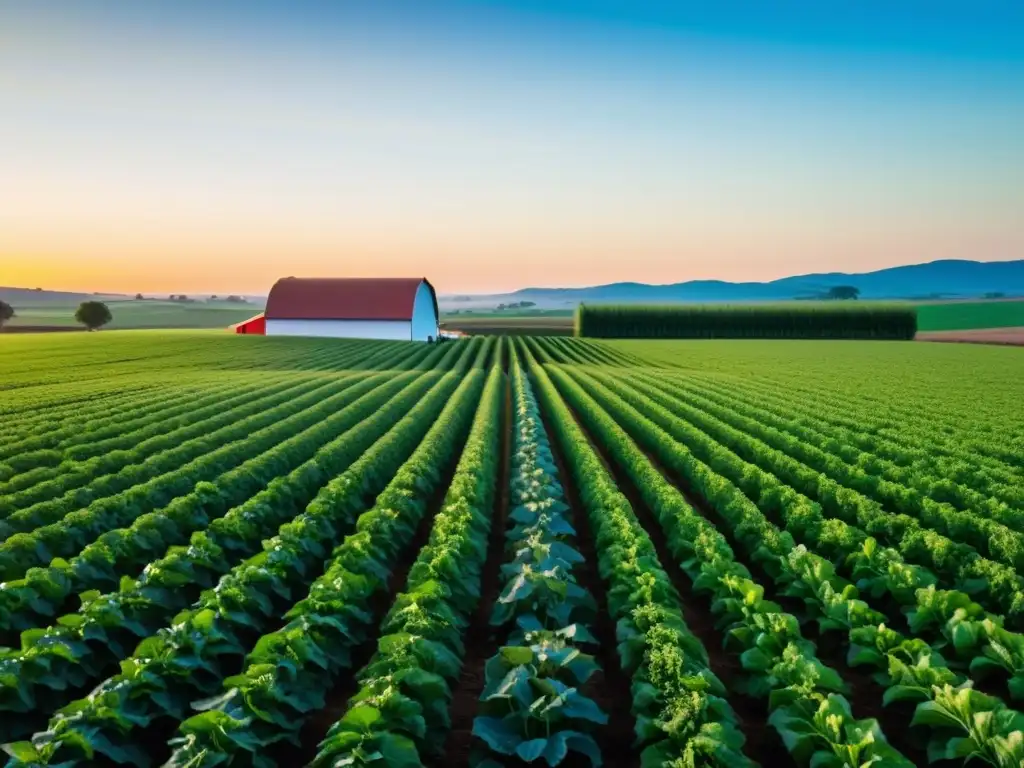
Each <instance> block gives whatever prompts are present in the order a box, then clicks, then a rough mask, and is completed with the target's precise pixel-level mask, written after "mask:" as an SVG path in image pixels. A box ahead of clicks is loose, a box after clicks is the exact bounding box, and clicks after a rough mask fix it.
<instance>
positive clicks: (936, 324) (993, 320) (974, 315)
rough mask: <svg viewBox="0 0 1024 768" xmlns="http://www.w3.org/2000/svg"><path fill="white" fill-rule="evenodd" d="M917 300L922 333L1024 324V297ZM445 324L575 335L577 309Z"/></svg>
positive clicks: (478, 330) (482, 330) (469, 329)
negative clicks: (976, 299) (941, 300)
mask: <svg viewBox="0 0 1024 768" xmlns="http://www.w3.org/2000/svg"><path fill="white" fill-rule="evenodd" d="M913 303H914V304H915V305H916V306H917V311H918V314H917V327H918V331H920V332H922V333H928V332H932V331H950V330H969V329H970V330H973V329H979V328H1008V327H1024V299H1007V300H1003V299H996V300H985V301H945V302H920V303H918V302H913ZM801 304H803V302H801ZM441 324H442V325H443V326H445V327H446V328H449V329H451V330H460V331H464V332H466V333H469V334H471V335H473V334H492V333H499V334H500V333H507V334H527V335H530V334H533V335H552V336H571V335H572V333H573V313H572V312H570V311H568V310H557V311H551V312H550V313H545V314H544V315H538V314H528V313H520V314H515V313H505V312H494V313H473V314H466V315H446V316H442V318H441Z"/></svg>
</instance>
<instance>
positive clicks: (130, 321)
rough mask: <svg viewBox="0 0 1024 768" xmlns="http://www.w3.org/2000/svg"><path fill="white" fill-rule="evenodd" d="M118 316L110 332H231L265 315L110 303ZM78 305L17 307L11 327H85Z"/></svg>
mask: <svg viewBox="0 0 1024 768" xmlns="http://www.w3.org/2000/svg"><path fill="white" fill-rule="evenodd" d="M105 303H106V305H107V306H108V307H109V308H110V312H111V314H112V315H113V316H114V319H113V321H112V322H111V323H110V325H108V326H105V327H106V328H110V329H119V328H120V329H129V328H227V327H228V326H229V325H231V324H233V323H237V322H240V321H242V320H245V319H247V318H250V317H252V316H253V315H255V314H257V313H258V312H260V311H262V307H258V306H256V305H244V306H239V305H238V304H231V303H228V302H226V301H221V302H208V301H197V302H195V303H183V302H177V301H159V300H155V299H146V300H144V301H134V300H132V299H125V300H121V301H112V300H107V301H106V302H105ZM76 309H78V304H77V303H64V302H58V301H40V302H38V303H31V302H19V303H16V304H15V305H14V310H15V313H16V314H15V317H14V319H12V320H11V321H9V323H7V325H11V326H13V327H17V326H30V325H31V326H54V327H68V328H74V327H81V326H80V325H79V324H78V323H77V322H75V310H76Z"/></svg>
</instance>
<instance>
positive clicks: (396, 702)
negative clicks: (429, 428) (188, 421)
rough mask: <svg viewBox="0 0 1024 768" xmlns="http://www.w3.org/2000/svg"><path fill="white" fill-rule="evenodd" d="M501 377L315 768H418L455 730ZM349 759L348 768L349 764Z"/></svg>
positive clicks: (495, 375) (494, 373) (495, 373)
mask: <svg viewBox="0 0 1024 768" xmlns="http://www.w3.org/2000/svg"><path fill="white" fill-rule="evenodd" d="M504 388H505V377H504V376H503V375H502V373H501V371H500V369H499V368H498V367H494V368H492V370H491V372H490V374H489V376H488V379H487V383H486V385H485V387H484V390H483V394H482V396H481V400H480V407H479V409H478V411H477V414H476V417H475V420H474V422H473V426H472V428H471V429H470V433H469V437H468V439H467V441H466V447H465V449H464V450H463V452H462V458H461V459H460V460H459V464H458V467H457V468H456V470H455V475H454V477H453V479H452V482H451V484H450V486H449V488H448V492H447V494H446V495H445V498H444V501H443V503H442V505H441V509H440V511H439V512H438V513H437V515H436V516H435V518H434V522H433V526H432V528H431V532H430V538H429V540H428V541H427V544H426V545H425V546H424V547H423V549H422V550H420V552H419V554H418V556H417V557H416V561H415V562H414V563H413V565H412V567H411V568H410V570H409V574H408V579H407V581H406V584H405V590H404V591H403V592H401V593H399V594H398V595H397V596H396V597H395V600H394V602H393V603H392V605H391V608H390V610H389V611H388V613H387V615H386V616H385V617H384V619H383V621H382V622H381V625H380V631H379V637H378V639H377V641H376V652H375V653H374V654H373V656H372V657H371V658H370V660H369V661H368V662H367V664H366V665H365V666H363V667H362V669H360V670H359V671H358V672H357V673H356V676H355V681H356V686H357V690H356V692H355V694H354V695H353V696H352V697H351V699H350V700H349V702H348V705H347V707H346V708H345V711H344V713H343V715H342V716H341V717H340V718H339V719H338V721H337V722H336V723H335V724H333V725H332V726H331V728H330V730H329V731H328V732H327V735H326V738H325V739H324V740H323V741H322V742H321V744H320V749H319V752H318V753H317V755H316V757H315V759H314V761H313V764H314V765H315V766H322V767H324V768H326V767H327V766H336V765H346V764H351V765H362V766H380V768H418V766H420V765H422V760H423V758H424V757H425V756H428V755H435V756H436V755H438V754H439V752H440V748H441V745H442V744H443V742H444V737H445V734H446V733H447V730H448V728H449V727H450V717H449V706H450V704H451V700H452V686H453V685H454V683H455V681H456V680H458V677H459V674H460V672H461V669H462V660H463V658H464V655H465V646H464V644H463V639H462V634H463V631H464V630H465V628H466V626H467V625H468V623H469V620H470V616H471V615H472V613H473V610H474V609H475V607H476V605H477V603H478V602H479V599H480V583H481V572H482V569H483V566H484V561H485V558H486V553H487V540H488V534H489V532H490V526H491V519H492V518H491V512H492V508H493V505H494V497H495V494H494V490H495V484H496V481H497V475H498V454H499V449H498V446H499V438H500V427H501V418H500V408H501V402H502V399H503V398H502V392H503V390H504ZM345 761H348V762H347V763H346V762H345Z"/></svg>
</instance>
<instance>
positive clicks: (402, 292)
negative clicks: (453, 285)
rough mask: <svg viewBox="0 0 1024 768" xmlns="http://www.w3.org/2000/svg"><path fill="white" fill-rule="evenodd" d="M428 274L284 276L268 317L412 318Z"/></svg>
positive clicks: (433, 297)
mask: <svg viewBox="0 0 1024 768" xmlns="http://www.w3.org/2000/svg"><path fill="white" fill-rule="evenodd" d="M423 283H426V286H427V288H428V289H429V290H430V298H431V301H432V302H433V304H434V316H435V317H436V316H437V314H438V313H437V294H436V293H435V292H434V286H432V285H431V284H430V281H428V280H427V279H426V278H424V277H282V278H281V279H280V280H278V281H277V282H276V283H274V287H273V288H271V289H270V295H269V296H268V297H267V309H266V312H265V314H266V317H267V319H268V320H412V315H413V308H414V306H415V304H416V292H417V291H418V290H419V287H420V285H421V284H423Z"/></svg>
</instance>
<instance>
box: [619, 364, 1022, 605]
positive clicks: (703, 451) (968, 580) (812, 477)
mask: <svg viewBox="0 0 1024 768" xmlns="http://www.w3.org/2000/svg"><path fill="white" fill-rule="evenodd" d="M603 381H604V383H606V384H608V385H609V386H612V387H613V388H614V389H615V391H616V392H617V393H618V394H619V395H626V396H628V397H629V398H630V399H631V400H632V402H633V404H634V405H636V406H638V407H640V409H641V410H645V409H646V410H647V411H648V412H649V411H650V409H651V408H652V407H654V406H656V405H657V406H660V407H667V408H668V409H669V411H672V412H673V413H676V414H678V413H685V414H686V415H687V416H688V417H693V418H694V419H695V420H696V419H697V414H696V413H695V412H694V410H693V409H689V408H686V407H685V406H684V405H682V404H680V403H679V401H678V400H673V399H672V398H668V397H667V396H664V395H659V394H658V393H657V391H656V390H655V391H653V392H652V390H651V389H650V388H648V387H646V386H645V385H643V384H640V383H637V382H634V384H635V386H633V385H627V384H625V383H623V382H621V381H614V382H613V381H612V380H610V379H607V378H604V379H603ZM670 415H671V414H670ZM670 423H671V424H672V427H673V428H674V429H675V430H677V433H678V435H679V436H680V437H681V438H683V439H684V442H685V444H686V445H687V446H689V447H690V449H691V450H693V451H695V452H697V453H698V455H700V456H702V458H704V460H705V461H709V463H711V464H712V466H714V467H715V468H716V469H718V468H719V467H721V469H720V471H721V472H722V473H723V474H726V475H727V476H729V477H731V478H732V479H734V480H735V481H736V482H744V476H746V477H747V478H750V477H758V476H764V477H768V478H771V482H772V483H773V484H775V485H778V486H779V487H780V488H783V489H786V488H789V489H790V490H791V491H792V490H793V489H795V490H796V491H798V492H800V493H803V494H805V495H809V496H810V497H811V498H813V499H815V500H816V501H817V502H819V503H820V504H821V505H822V508H823V509H824V510H825V511H826V512H829V513H831V514H834V515H835V516H836V518H838V520H841V521H843V522H846V523H847V524H849V525H851V526H861V527H863V529H864V530H865V531H866V533H867V534H868V535H871V536H874V537H876V538H878V539H879V540H880V541H882V542H883V543H885V544H887V545H889V546H893V547H895V548H896V549H897V550H899V551H900V553H901V554H902V556H903V557H905V558H906V559H907V560H908V561H910V562H912V563H915V564H918V565H921V566H924V567H926V568H928V569H930V570H932V571H933V572H935V573H936V574H938V575H940V576H942V577H945V578H947V579H949V580H951V581H952V583H953V584H954V585H956V586H957V587H958V588H960V589H965V590H966V591H968V592H970V593H971V594H975V595H977V596H978V598H979V599H980V600H983V601H984V602H989V603H990V604H991V605H992V606H993V607H994V608H995V610H997V611H998V612H1004V613H1006V615H1007V618H1008V620H1009V621H1011V622H1018V621H1020V619H1019V618H1018V615H1019V614H1020V613H1021V612H1022V611H1024V581H1022V579H1021V578H1020V576H1018V575H1017V573H1016V572H1015V570H1014V569H1013V568H1012V567H1009V566H1007V565H1005V564H1001V563H997V562H993V561H992V560H988V559H986V558H984V557H981V556H980V555H979V554H978V553H977V552H976V551H975V550H974V549H973V548H972V547H970V546H969V545H967V544H962V543H958V542H955V541H953V540H951V539H950V538H947V537H945V536H943V535H942V534H941V533H938V532H936V531H933V530H930V529H929V528H927V527H925V526H924V525H922V524H921V522H920V521H918V519H917V518H915V517H911V516H909V515H906V514H897V513H891V512H887V511H885V510H883V508H882V506H881V505H880V504H879V503H878V502H876V501H874V500H872V499H868V498H866V497H865V496H863V495H862V494H859V493H858V492H856V491H854V490H852V489H849V488H846V487H844V486H842V485H840V484H839V483H837V482H835V481H834V480H830V479H829V478H828V477H826V476H823V475H822V474H820V473H819V471H818V470H817V469H816V468H812V467H808V466H807V465H805V464H802V463H801V462H799V461H797V460H795V459H793V458H791V457H790V456H788V455H786V454H784V453H782V452H781V451H778V450H775V449H772V448H770V447H769V446H766V445H765V444H764V443H762V442H761V441H759V440H757V438H755V437H752V436H750V435H747V434H745V433H742V432H739V431H738V430H735V429H733V428H731V427H729V426H728V425H725V424H722V423H721V422H716V421H715V420H713V419H712V418H710V417H705V416H700V426H699V427H698V426H696V425H695V424H692V423H690V422H688V421H684V420H683V419H681V418H679V417H678V415H675V416H674V417H673V420H672V421H671V422H670ZM716 437H717V438H718V441H716ZM719 441H720V442H719ZM723 446H728V448H726V447H723ZM730 449H731V450H730ZM737 457H739V458H737ZM744 459H746V460H744ZM748 461H749V462H750V464H748ZM716 462H717V463H716ZM750 465H754V466H756V467H758V468H759V470H763V471H759V472H758V473H753V474H752V473H750V472H749V471H748V470H746V469H745V468H744V467H745V466H750ZM744 473H746V474H745V475H744ZM768 473H771V474H768ZM773 476H774V477H773ZM775 478H778V479H777V480H776V479H775ZM780 481H781V482H780ZM750 493H755V490H754V489H753V488H752V489H751V491H750Z"/></svg>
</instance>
